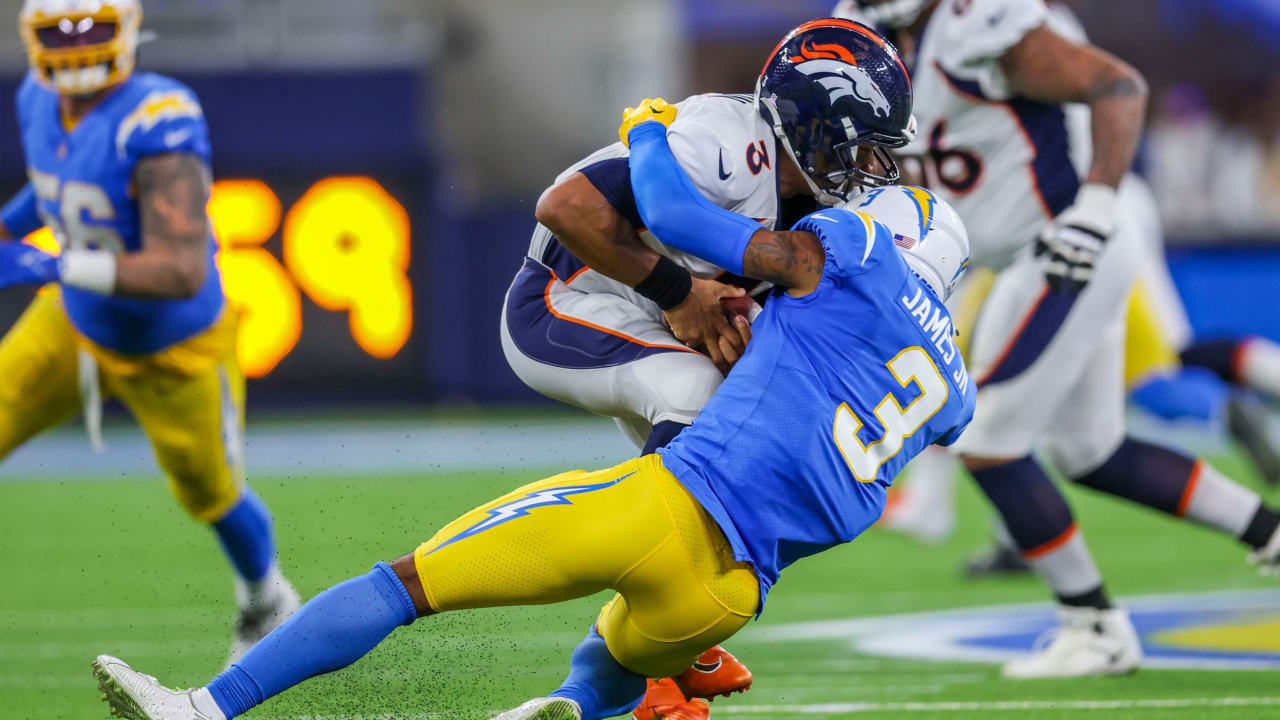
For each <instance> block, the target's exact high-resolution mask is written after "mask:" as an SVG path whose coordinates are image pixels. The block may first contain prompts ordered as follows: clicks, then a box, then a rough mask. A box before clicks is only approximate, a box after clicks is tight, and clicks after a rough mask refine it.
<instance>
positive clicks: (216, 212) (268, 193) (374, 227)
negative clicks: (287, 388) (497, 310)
mask: <svg viewBox="0 0 1280 720" xmlns="http://www.w3.org/2000/svg"><path fill="white" fill-rule="evenodd" d="M208 209H209V218H210V220H211V221H212V223H213V227H214V231H215V233H216V235H217V237H218V241H219V243H220V250H219V253H218V256H217V263H218V267H219V269H220V270H221V273H222V285H223V289H224V290H225V292H226V294H227V298H228V300H229V301H230V302H231V303H233V304H234V305H235V306H236V307H237V309H239V311H240V335H239V340H238V353H239V356H240V363H241V365H242V367H243V368H244V372H245V374H247V375H249V376H250V377H262V376H264V375H267V374H268V373H270V372H271V370H272V369H273V368H275V366H276V364H277V363H279V362H280V361H281V360H283V359H284V358H285V357H286V356H287V355H288V354H289V353H290V352H291V351H292V350H293V348H294V346H295V345H297V343H298V338H299V337H301V335H302V298H301V293H300V292H299V289H301V292H305V293H306V294H307V297H309V298H311V300H312V301H313V302H314V303H315V304H316V305H319V306H320V307H322V308H324V309H326V310H331V311H335V312H346V313H347V316H348V324H349V325H350V328H351V336H352V338H353V339H354V340H355V342H356V343H357V344H358V345H359V346H360V347H361V348H362V349H363V350H364V351H365V352H366V353H368V354H369V355H371V356H373V357H376V358H382V359H387V358H391V357H394V356H395V355H396V353H398V352H399V351H400V349H401V348H402V347H404V344H405V343H406V342H407V341H408V339H409V335H410V333H411V332H412V331H413V291H412V288H411V287H410V285H409V279H408V278H407V277H406V275H405V272H406V271H407V270H408V268H409V256H410V242H409V216H408V214H407V213H406V212H405V209H404V206H402V205H401V204H400V203H399V202H398V201H397V200H396V199H395V198H394V197H392V196H391V194H390V193H388V192H387V191H386V189H384V188H383V187H382V185H380V184H379V183H378V182H377V181H376V180H374V179H373V178H368V177H331V178H325V179H324V180H321V181H319V182H317V183H315V184H314V185H312V186H311V188H310V189H309V190H308V191H307V192H306V193H305V194H304V195H303V196H302V198H301V199H300V200H298V202H296V203H295V204H294V205H293V207H291V208H289V211H288V213H285V212H284V211H283V208H282V206H281V204H280V199H279V197H277V196H276V193H275V192H274V191H273V190H272V189H271V188H270V187H269V186H268V185H267V184H266V183H264V182H263V181H261V180H252V179H246V180H220V181H218V182H216V183H214V185H213V193H212V195H211V197H210V199H209V208H208ZM282 222H283V226H284V233H283V252H282V255H283V259H284V262H283V264H282V263H281V261H280V260H278V259H277V258H276V256H275V255H273V254H272V253H271V252H270V251H269V250H267V249H266V248H265V247H263V245H264V244H265V243H266V242H267V241H268V240H270V239H271V238H272V237H273V236H274V235H275V234H276V231H277V230H279V229H280V227H281V223H282ZM26 241H27V242H29V243H32V244H34V245H37V246H38V247H41V248H44V249H46V250H50V251H53V252H56V251H57V244H56V242H55V241H54V240H53V234H52V233H51V232H49V231H48V229H47V228H46V229H44V230H41V231H39V232H36V233H33V234H32V235H30V236H28V237H27V238H26Z"/></svg>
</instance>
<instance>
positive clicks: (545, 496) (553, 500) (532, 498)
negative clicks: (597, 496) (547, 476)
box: [427, 472, 635, 555]
mask: <svg viewBox="0 0 1280 720" xmlns="http://www.w3.org/2000/svg"><path fill="white" fill-rule="evenodd" d="M632 475H635V472H629V473H627V474H626V475H623V476H622V477H620V478H618V479H617V480H610V481H609V482H605V483H597V484H594V485H566V486H564V487H557V488H547V489H546V490H537V491H535V492H531V493H528V494H526V495H525V496H524V497H522V498H518V499H516V500H512V501H510V502H505V503H503V504H501V505H499V506H497V507H495V508H490V509H489V510H486V511H485V512H487V513H488V514H489V517H487V518H485V519H484V520H481V521H480V522H478V523H476V524H475V525H472V526H471V527H469V528H467V529H466V530H463V531H462V532H460V533H458V534H457V535H454V536H453V537H452V538H449V539H448V540H446V541H445V542H443V543H440V544H439V545H437V546H435V548H433V549H432V550H431V552H428V553H427V554H428V555H430V554H431V553H434V552H435V551H436V550H439V549H440V548H443V547H448V546H449V545H452V544H454V543H456V542H458V541H459V540H465V539H467V538H469V537H471V536H473V535H479V534H480V533H482V532H484V531H485V530H488V529H490V528H494V527H497V526H499V525H501V524H503V523H505V522H508V521H510V520H515V519H516V518H519V517H524V516H525V515H528V514H529V511H530V510H533V509H534V508H540V507H546V506H549V505H572V504H573V503H572V502H570V501H569V500H568V499H566V496H568V495H581V494H582V493H589V492H595V491H596V490H604V489H605V488H608V487H613V486H614V485H617V484H618V483H620V482H622V481H623V480H626V479H627V478H629V477H631V476H632Z"/></svg>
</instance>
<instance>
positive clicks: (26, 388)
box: [0, 0, 299, 659]
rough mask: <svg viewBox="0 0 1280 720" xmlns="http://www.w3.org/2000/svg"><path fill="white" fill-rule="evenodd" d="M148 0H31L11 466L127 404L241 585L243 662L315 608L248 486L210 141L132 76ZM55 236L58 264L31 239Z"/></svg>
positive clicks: (198, 125) (23, 15) (4, 254)
mask: <svg viewBox="0 0 1280 720" xmlns="http://www.w3.org/2000/svg"><path fill="white" fill-rule="evenodd" d="M141 22H142V8H141V6H140V5H139V4H138V1H137V0H107V1H105V2H102V1H99V0H26V2H25V3H24V4H23V6H22V9H21V12H20V15H19V26H20V29H21V32H22V38H23V41H24V42H25V44H26V48H27V52H28V54H29V56H30V61H31V71H30V73H29V74H28V75H27V77H26V79H25V80H24V81H23V83H22V86H21V87H20V88H19V90H18V97H17V110H18V123H19V128H20V130H21V137H22V145H23V150H24V151H25V154H26V161H27V171H28V175H29V177H30V182H29V183H28V184H27V185H26V186H25V187H23V188H22V190H21V191H19V192H18V194H17V195H16V196H15V197H14V198H13V199H12V200H10V201H9V202H8V203H7V204H5V205H4V207H3V209H2V210H0V287H7V286H11V285H17V284H30V285H47V288H46V291H45V292H43V293H41V294H40V295H39V296H38V297H37V298H36V300H35V301H34V302H33V303H32V304H31V306H30V307H29V308H28V309H27V311H26V312H25V313H24V314H23V316H22V317H21V319H19V320H18V322H17V324H15V325H14V326H13V327H12V328H11V329H10V330H9V332H8V333H7V334H6V335H5V337H4V340H3V342H0V377H3V378H4V382H3V383H0V458H3V457H4V456H5V455H7V454H8V453H10V452H11V451H13V449H14V448H16V447H18V446H19V445H21V444H22V443H23V442H25V441H26V440H27V439H29V438H30V437H31V436H33V435H35V434H36V433H38V432H40V431H42V430H44V429H45V428H47V427H49V426H51V425H53V424H55V423H57V422H59V421H61V420H63V419H65V418H66V417H68V416H70V415H72V414H74V413H75V412H76V410H77V409H78V408H80V407H81V405H82V402H83V403H84V407H85V408H86V410H87V411H88V412H93V411H94V410H95V409H96V406H97V404H98V403H99V402H100V399H101V398H102V397H116V398H119V399H120V400H121V401H122V402H123V403H124V404H125V406H127V407H128V408H129V410H130V411H131V412H132V413H133V415H134V416H135V417H136V418H137V419H138V422H139V423H140V424H141V425H142V427H143V429H144V430H145V431H146V433H147V435H148V437H150V439H151V443H152V445H153V447H154V449H155V453H156V458H157V460H158V461H159V464H160V467H161V468H162V469H163V470H164V472H165V474H166V475H167V476H168V480H169V489H170V491H171V492H172V493H173V494H174V496H175V497H177V499H178V502H179V503H180V504H181V505H182V507H183V508H184V509H185V510H186V511H187V512H189V513H190V514H191V515H192V516H193V517H195V518H196V519H198V520H200V521H201V522H204V523H207V524H209V525H211V526H212V527H213V529H214V531H215V533H216V534H217V536H218V538H219V540H221V542H222V545H223V548H224V549H225V550H226V553H227V556H228V558H229V560H230V561H231V564H232V566H233V568H234V570H235V574H236V598H237V601H238V603H239V608H240V617H239V621H238V623H237V625H236V629H235V635H234V638H233V640H232V657H233V659H234V658H235V657H238V656H239V655H240V654H241V653H243V652H244V651H245V650H247V649H248V648H249V647H250V646H252V645H253V643H254V642H256V641H257V640H258V639H260V638H262V637H263V636H265V635H266V634H267V633H268V632H269V631H270V630H271V629H272V628H274V627H275V626H276V625H279V624H280V623H281V622H283V621H284V620H285V618H287V617H288V616H289V615H290V614H291V613H292V612H293V611H294V610H295V609H297V607H298V605H299V598H298V595H297V593H296V592H295V591H294V589H293V587H292V586H291V585H290V584H289V583H288V581H287V580H285V579H284V576H283V575H282V574H281V572H280V569H279V566H278V563H277V561H276V549H275V541H274V537H273V531H272V522H271V515H270V514H269V512H268V511H267V508H266V506H265V505H264V504H263V503H262V501H261V500H259V499H258V497H257V496H256V495H254V493H253V491H252V490H250V489H249V487H248V486H247V485H246V484H245V481H244V468H243V463H242V454H243V453H242V450H243V448H242V442H241V435H242V427H243V411H244V377H243V375H242V374H241V372H240V369H239V366H238V364H237V362H236V355H235V341H236V327H237V319H236V313H235V311H234V309H232V308H231V306H230V305H228V304H227V301H226V298H225V297H224V296H223V293H222V283H221V280H220V278H219V275H218V269H217V267H216V265H215V264H214V263H213V253H214V252H215V250H216V242H215V240H214V237H213V233H212V230H211V227H210V223H209V219H208V217H207V215H206V213H205V205H206V203H207V202H208V198H209V182H210V180H209V152H210V150H209V135H208V128H207V127H206V125H205V121H204V117H203V113H202V111H201V108H200V103H199V102H198V101H197V100H196V97H195V95H194V94H193V93H192V92H191V91H190V90H189V89H187V88H186V87H184V86H183V85H181V84H180V83H178V82H176V81H174V80H171V79H169V78H167V77H162V76H160V75H154V74H150V73H134V72H133V69H134V60H135V57H136V51H137V43H138V29H139V26H140V24H141ZM44 226H48V227H50V228H52V230H53V233H54V235H55V236H56V237H57V239H58V240H59V242H60V244H61V247H62V253H61V256H59V257H55V256H52V255H49V254H48V253H45V252H43V251H41V250H38V249H36V248H34V247H31V246H29V245H26V244H23V243H20V242H17V240H19V239H21V238H22V237H24V236H26V235H28V234H29V233H32V232H34V231H36V230H38V229H40V228H41V227H44Z"/></svg>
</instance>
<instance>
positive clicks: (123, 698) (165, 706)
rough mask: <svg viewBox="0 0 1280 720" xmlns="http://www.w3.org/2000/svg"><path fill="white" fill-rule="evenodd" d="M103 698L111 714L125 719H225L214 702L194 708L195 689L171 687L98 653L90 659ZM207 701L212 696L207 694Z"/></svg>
mask: <svg viewBox="0 0 1280 720" xmlns="http://www.w3.org/2000/svg"><path fill="white" fill-rule="evenodd" d="M93 676H94V677H95V678H97V680H98V689H99V690H101V691H102V699H103V700H105V701H107V704H108V705H110V706H111V714H112V715H115V716H116V717H119V718H125V720H225V717H224V716H223V714H222V712H221V711H220V710H218V709H217V706H216V705H215V706H214V707H213V708H212V710H206V711H201V710H200V709H199V708H197V707H196V703H197V699H196V697H195V695H196V692H197V691H196V690H170V689H169V688H167V687H165V686H163V685H161V684H160V683H159V682H157V681H156V679H155V678H153V677H151V676H150V675H144V674H142V673H140V672H138V671H137V670H134V669H133V668H131V667H129V665H128V664H127V663H125V661H123V660H121V659H119V658H115V657H111V656H110V655H99V656H98V657H97V659H95V660H94V661H93ZM206 697H207V700H208V703H212V698H211V697H208V696H207V694H206Z"/></svg>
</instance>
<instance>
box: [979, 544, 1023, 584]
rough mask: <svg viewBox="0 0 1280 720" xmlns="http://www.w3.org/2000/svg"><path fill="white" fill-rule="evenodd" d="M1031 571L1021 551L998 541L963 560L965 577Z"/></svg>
mask: <svg viewBox="0 0 1280 720" xmlns="http://www.w3.org/2000/svg"><path fill="white" fill-rule="evenodd" d="M1029 572H1031V566H1030V565H1028V564H1027V561H1026V560H1025V559H1024V558H1023V557H1022V553H1020V552H1018V551H1017V550H1014V549H1013V548H1011V547H1006V546H1005V545H1002V544H1000V543H993V544H992V545H991V547H989V548H987V549H985V550H980V551H978V552H977V553H974V554H973V555H970V556H969V559H968V560H966V561H965V562H964V575H965V577H971V578H981V577H989V576H991V575H1021V574H1023V573H1029Z"/></svg>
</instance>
